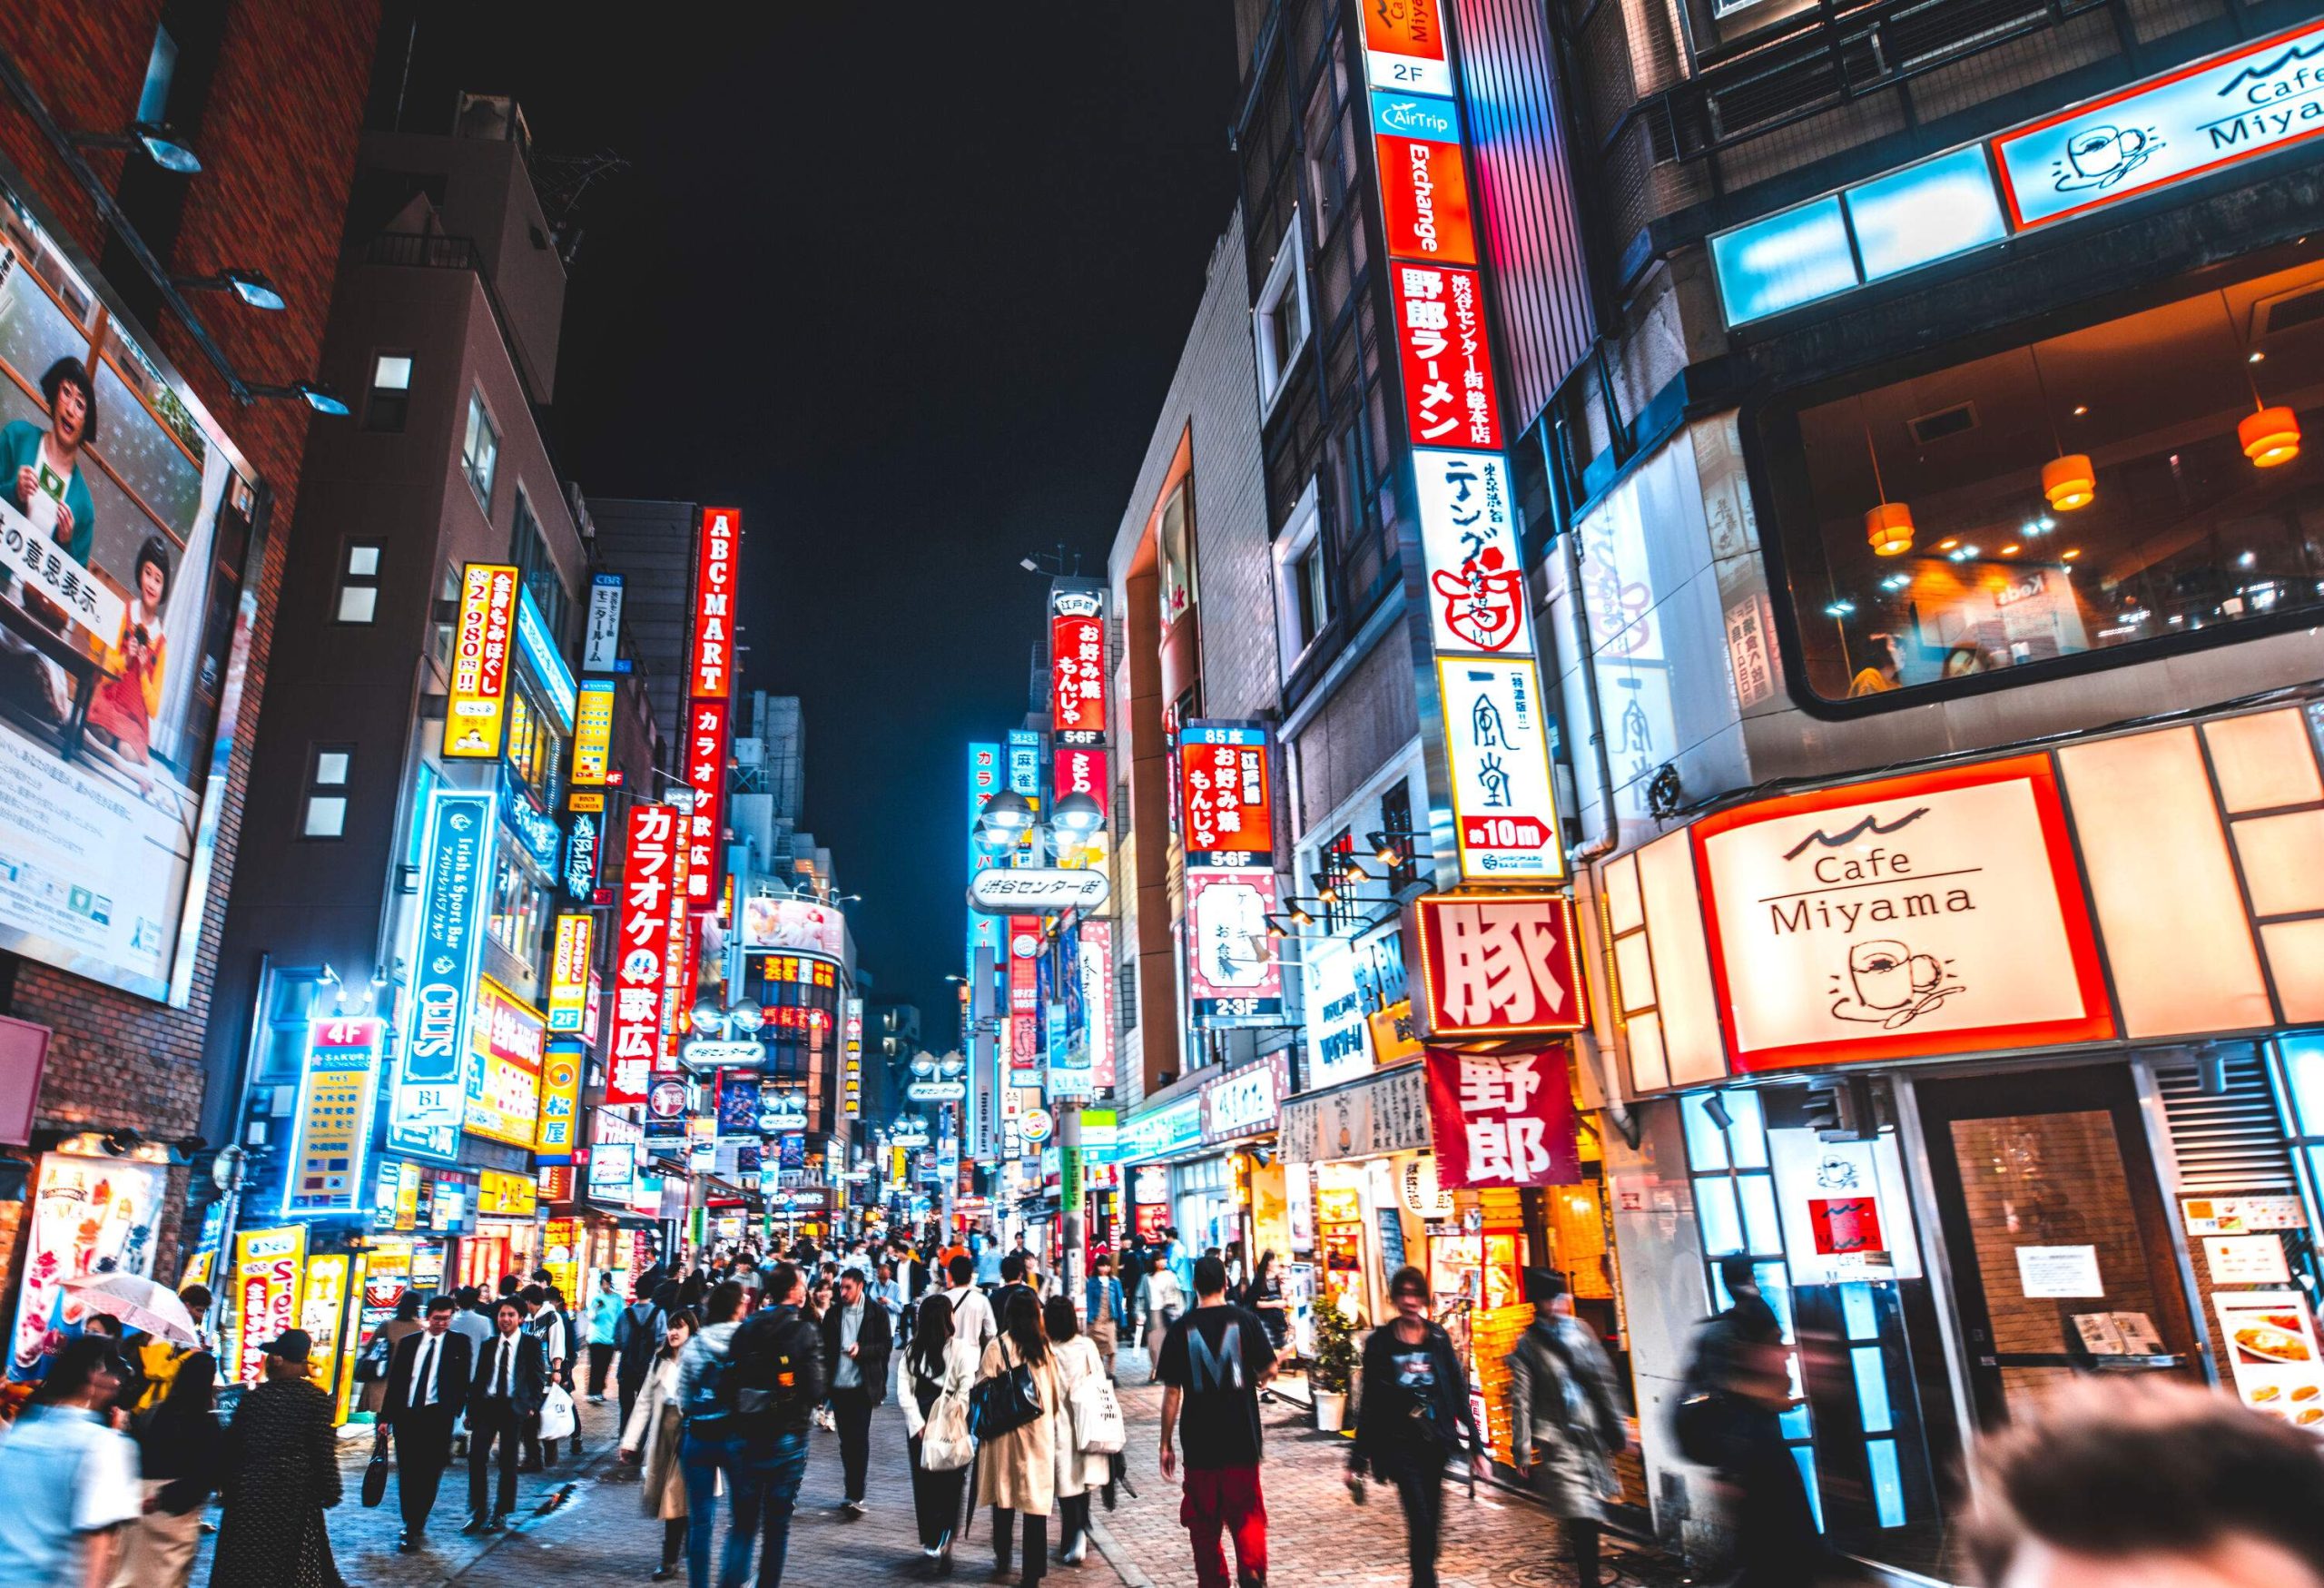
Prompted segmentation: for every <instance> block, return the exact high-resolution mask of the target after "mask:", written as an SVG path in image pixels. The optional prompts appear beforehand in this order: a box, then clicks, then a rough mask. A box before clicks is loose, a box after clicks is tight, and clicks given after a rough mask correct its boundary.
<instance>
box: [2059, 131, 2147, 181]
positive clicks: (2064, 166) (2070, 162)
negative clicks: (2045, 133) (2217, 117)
mask: <svg viewBox="0 0 2324 1588" xmlns="http://www.w3.org/2000/svg"><path fill="white" fill-rule="evenodd" d="M2162 146H2163V144H2162V139H2161V138H2158V137H2156V136H2155V134H2154V129H2153V128H2152V127H2145V128H2140V127H2117V126H2113V125H2111V124H2109V123H2099V124H2098V125H2096V126H2093V127H2084V128H2083V129H2082V131H2080V132H2078V133H2074V134H2073V136H2072V137H2071V138H2068V139H2067V140H2066V152H2065V157H2064V158H2063V160H2059V161H2057V162H2056V163H2053V165H2052V167H2051V169H2052V170H2053V171H2054V172H2056V173H2057V180H2056V181H2055V182H2054V183H2053V186H2054V187H2055V188H2056V189H2057V191H2058V192H2062V193H2071V192H2104V191H2105V190H2106V189H2108V188H2110V187H2112V186H2113V185H2114V184H2115V183H2116V182H2121V181H2122V179H2123V178H2124V177H2126V176H2128V175H2130V174H2131V173H2132V172H2133V171H2136V170H2137V169H2138V168H2139V167H2140V166H2142V165H2144V164H2145V163H2147V162H2148V161H2149V160H2150V159H2152V157H2153V156H2154V155H2155V153H2157V152H2158V151H2160V150H2161V149H2162Z"/></svg>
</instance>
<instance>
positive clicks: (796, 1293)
mask: <svg viewBox="0 0 2324 1588" xmlns="http://www.w3.org/2000/svg"><path fill="white" fill-rule="evenodd" d="M805 1294H806V1281H805V1279H804V1277H803V1276H802V1275H801V1274H800V1272H799V1270H798V1269H797V1268H795V1267H792V1266H791V1265H789V1264H787V1263H778V1264H776V1265H775V1267H773V1270H772V1271H771V1272H770V1273H769V1274H768V1276H767V1297H768V1299H769V1300H770V1301H772V1302H773V1306H771V1307H766V1308H765V1309H763V1310H762V1311H760V1312H757V1313H754V1314H753V1315H752V1316H751V1317H750V1318H749V1319H747V1320H746V1321H745V1322H744V1323H743V1325H742V1327H739V1328H737V1329H736V1330H735V1331H734V1336H732V1339H731V1341H730V1342H729V1347H728V1360H727V1362H726V1365H725V1367H724V1371H723V1372H722V1373H721V1374H720V1376H719V1381H718V1383H719V1388H720V1396H719V1404H720V1406H721V1408H722V1409H724V1408H725V1407H728V1406H731V1407H733V1408H734V1415H732V1416H731V1417H728V1418H724V1419H722V1421H723V1426H722V1427H720V1428H718V1429H715V1430H714V1431H712V1433H711V1435H710V1436H711V1437H712V1438H714V1439H717V1440H721V1441H724V1443H725V1445H726V1453H725V1459H726V1462H727V1481H728V1484H729V1487H730V1488H731V1490H732V1492H733V1495H734V1498H733V1502H732V1514H731V1515H730V1517H729V1519H728V1524H727V1532H726V1547H725V1551H724V1555H723V1558H722V1560H721V1563H720V1568H719V1582H720V1583H721V1584H722V1588H741V1584H742V1581H743V1573H744V1572H745V1571H746V1570H747V1569H748V1568H749V1566H750V1563H751V1550H752V1546H753V1544H756V1545H757V1546H758V1549H759V1552H760V1553H759V1574H758V1583H759V1588H781V1583H782V1582H783V1562H784V1560H785V1559H786V1557H787V1556H788V1554H789V1552H790V1547H791V1521H792V1517H793V1514H795V1513H796V1512H797V1510H798V1508H799V1485H800V1484H802V1483H803V1482H804V1481H805V1479H806V1476H807V1422H808V1412H809V1410H810V1408H812V1406H815V1405H816V1404H817V1403H819V1402H820V1401H821V1400H822V1398H823V1395H824V1390H825V1382H824V1365H823V1343H822V1337H821V1336H820V1335H819V1334H818V1333H817V1332H816V1330H815V1328H814V1327H813V1326H812V1325H811V1324H809V1323H808V1322H807V1320H806V1318H805V1317H804V1316H803V1314H802V1312H801V1311H800V1306H799V1304H800V1302H801V1301H802V1300H803V1298H804V1297H805ZM693 1356H694V1351H693V1349H692V1348H691V1347H690V1348H689V1349H688V1351H687V1360H689V1361H690V1360H691V1359H692V1357H693ZM680 1371H681V1373H684V1371H685V1368H684V1365H683V1364H682V1365H681V1368H680ZM698 1382H699V1380H695V1381H694V1383H698ZM730 1386H731V1394H729V1393H728V1390H729V1388H730ZM687 1406H688V1419H689V1420H688V1423H687V1426H686V1450H687V1453H688V1454H687V1458H686V1459H687V1469H686V1470H687V1493H686V1504H687V1506H688V1508H689V1511H690V1512H691V1514H692V1517H693V1520H692V1522H691V1524H690V1525H689V1527H688V1530H687V1551H688V1553H687V1557H686V1565H687V1572H688V1574H689V1576H690V1578H691V1579H692V1582H693V1588H706V1583H705V1576H704V1574H705V1573H706V1571H707V1568H708V1565H709V1549H710V1530H709V1528H708V1527H707V1526H706V1525H705V1524H704V1508H705V1507H707V1506H708V1505H710V1504H712V1501H711V1498H710V1496H709V1494H707V1492H706V1491H704V1490H703V1489H700V1488H697V1487H695V1486H694V1475H695V1472H696V1470H697V1469H696V1467H695V1465H694V1450H695V1445H696V1441H697V1436H698V1433H699V1431H700V1430H701V1425H702V1422H703V1421H704V1419H703V1417H702V1416H701V1415H700V1413H699V1412H698V1410H697V1409H696V1406H697V1400H696V1397H695V1396H694V1393H693V1391H692V1389H691V1387H689V1393H688V1396H687Z"/></svg>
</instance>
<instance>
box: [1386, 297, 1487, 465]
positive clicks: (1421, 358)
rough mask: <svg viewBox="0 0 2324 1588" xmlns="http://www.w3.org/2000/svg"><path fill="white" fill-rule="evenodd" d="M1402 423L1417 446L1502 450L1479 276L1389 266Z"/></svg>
mask: <svg viewBox="0 0 2324 1588" xmlns="http://www.w3.org/2000/svg"><path fill="white" fill-rule="evenodd" d="M1388 277H1389V280H1390V281H1391V282H1392V283H1393V285H1394V287H1395V290H1396V351H1397V355H1398V357H1399V360H1401V362H1402V365H1403V373H1404V419H1405V425H1406V429H1408V431H1409V433H1410V434H1411V437H1412V441H1413V446H1415V447H1473V448H1476V449H1479V450H1481V451H1489V452H1490V451H1498V450H1500V449H1501V403H1500V399H1499V398H1498V397H1497V396H1496V395H1495V393H1494V388H1493V380H1492V351H1491V350H1490V349H1488V348H1487V347H1486V345H1485V316H1484V302H1483V299H1482V296H1481V295H1480V291H1479V285H1480V283H1479V280H1478V276H1477V272H1476V271H1473V270H1465V269H1462V268H1459V267H1456V266H1451V265H1427V264H1402V263H1399V264H1392V265H1390V266H1389V267H1388Z"/></svg>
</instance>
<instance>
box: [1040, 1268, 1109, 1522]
mask: <svg viewBox="0 0 2324 1588" xmlns="http://www.w3.org/2000/svg"><path fill="white" fill-rule="evenodd" d="M1041 1321H1042V1322H1043V1323H1044V1324H1046V1325H1047V1326H1048V1328H1049V1355H1050V1356H1051V1357H1052V1358H1054V1359H1055V1361H1056V1363H1057V1382H1058V1387H1059V1389H1060V1390H1062V1391H1064V1392H1065V1393H1064V1394H1063V1395H1062V1396H1059V1400H1060V1402H1061V1403H1062V1404H1061V1405H1059V1406H1058V1408H1057V1410H1056V1412H1055V1413H1054V1414H1053V1415H1051V1416H1050V1418H1049V1421H1050V1422H1051V1423H1052V1424H1054V1425H1055V1428H1054V1431H1053V1432H1052V1434H1051V1435H1050V1437H1051V1438H1052V1439H1053V1440H1054V1442H1055V1444H1056V1446H1057V1504H1058V1512H1059V1514H1060V1515H1061V1516H1062V1517H1063V1518H1064V1519H1065V1526H1064V1529H1063V1531H1062V1533H1061V1534H1060V1535H1059V1539H1058V1546H1057V1558H1058V1560H1059V1563H1061V1564H1064V1565H1068V1566H1078V1565H1079V1564H1080V1563H1082V1560H1083V1559H1084V1557H1086V1556H1087V1555H1088V1553H1089V1537H1088V1534H1089V1492H1090V1491H1091V1490H1092V1489H1101V1488H1104V1487H1105V1486H1106V1484H1108V1483H1109V1482H1110V1481H1112V1478H1113V1461H1112V1459H1111V1458H1110V1457H1108V1456H1103V1455H1084V1454H1082V1451H1081V1447H1080V1445H1079V1444H1078V1443H1077V1442H1076V1440H1075V1438H1074V1435H1073V1392H1074V1390H1075V1389H1076V1388H1077V1387H1078V1386H1079V1385H1080V1383H1081V1381H1082V1380H1083V1379H1085V1378H1091V1377H1095V1378H1103V1377H1105V1376H1106V1359H1105V1358H1104V1357H1103V1356H1099V1355H1098V1347H1097V1346H1096V1344H1095V1343H1093V1342H1092V1341H1091V1340H1090V1338H1089V1336H1087V1335H1085V1334H1083V1333H1082V1332H1081V1326H1080V1324H1079V1322H1078V1320H1077V1319H1076V1318H1075V1317H1074V1316H1073V1303H1071V1302H1070V1301H1068V1300H1067V1299H1066V1298H1065V1297H1062V1296H1052V1297H1049V1300H1048V1301H1046V1302H1044V1303H1043V1304H1042V1306H1041Z"/></svg>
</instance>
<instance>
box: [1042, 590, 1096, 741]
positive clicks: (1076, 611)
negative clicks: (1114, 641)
mask: <svg viewBox="0 0 2324 1588" xmlns="http://www.w3.org/2000/svg"><path fill="white" fill-rule="evenodd" d="M1049 725H1050V731H1051V733H1052V735H1054V737H1055V738H1056V740H1057V742H1058V743H1059V744H1060V745H1100V744H1103V743H1104V742H1105V739H1106V594H1105V592H1104V591H1103V590H1102V589H1094V588H1093V589H1076V588H1071V587H1066V586H1063V585H1060V586H1059V587H1056V588H1054V589H1052V590H1051V591H1050V592H1049Z"/></svg>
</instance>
